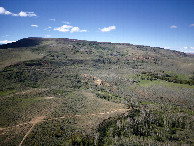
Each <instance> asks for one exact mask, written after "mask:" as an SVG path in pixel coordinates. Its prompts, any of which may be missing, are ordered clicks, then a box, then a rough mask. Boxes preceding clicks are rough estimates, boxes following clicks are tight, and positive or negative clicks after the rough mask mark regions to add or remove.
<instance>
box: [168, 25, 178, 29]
mask: <svg viewBox="0 0 194 146" xmlns="http://www.w3.org/2000/svg"><path fill="white" fill-rule="evenodd" d="M170 28H172V29H175V28H178V26H176V25H171V26H170Z"/></svg>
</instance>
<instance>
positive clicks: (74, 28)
mask: <svg viewBox="0 0 194 146" xmlns="http://www.w3.org/2000/svg"><path fill="white" fill-rule="evenodd" d="M73 32H87V30H80V29H79V27H73V28H72V29H71V31H70V33H73Z"/></svg>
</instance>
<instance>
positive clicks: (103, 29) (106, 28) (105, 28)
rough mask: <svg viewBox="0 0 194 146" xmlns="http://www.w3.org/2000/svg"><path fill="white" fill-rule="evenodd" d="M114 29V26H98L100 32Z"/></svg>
mask: <svg viewBox="0 0 194 146" xmlns="http://www.w3.org/2000/svg"><path fill="white" fill-rule="evenodd" d="M114 29H116V26H114V25H113V26H109V27H104V28H102V29H101V28H100V31H101V32H109V31H111V30H114Z"/></svg>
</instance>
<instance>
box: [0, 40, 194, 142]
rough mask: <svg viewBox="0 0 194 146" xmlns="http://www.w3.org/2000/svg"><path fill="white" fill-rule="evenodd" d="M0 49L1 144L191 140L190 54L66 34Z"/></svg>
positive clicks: (193, 77)
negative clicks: (91, 39) (76, 38)
mask: <svg viewBox="0 0 194 146" xmlns="http://www.w3.org/2000/svg"><path fill="white" fill-rule="evenodd" d="M0 48H2V49H1V50H0V51H1V52H2V53H0V54H1V56H0V58H2V59H1V60H0V64H1V72H0V79H1V80H0V85H1V89H0V101H1V105H0V109H1V111H3V112H1V114H0V119H1V120H0V127H1V129H0V130H1V136H0V139H1V140H0V141H1V145H7V144H9V145H18V144H19V143H21V141H22V139H23V141H22V144H25V145H30V144H31V145H35V144H38V145H45V144H48V143H49V144H51V145H73V144H74V145H76V144H77V145H79V144H86V143H89V144H91V145H92V144H93V145H120V144H124V145H131V144H142V143H144V144H175V143H183V144H186V143H188V144H191V143H193V139H192V135H193V133H192V128H191V127H193V126H192V125H193V100H194V99H193V97H194V90H193V89H194V64H193V62H194V58H193V56H190V55H187V54H185V53H182V52H177V51H171V50H165V49H161V48H155V47H148V46H139V45H132V44H124V43H122V44H121V43H109V42H95V41H81V40H75V39H66V38H25V39H21V40H19V41H18V42H15V43H12V44H8V45H3V46H0ZM167 111H168V112H167ZM38 117H44V119H42V120H41V122H37V123H36V124H35V125H33V126H34V127H33V128H31V130H30V132H28V130H29V129H30V127H31V126H32V122H31V121H33V120H34V119H36V118H37V119H38ZM51 119H52V120H51ZM146 121H147V122H146ZM177 121H178V122H177ZM18 124H20V125H19V126H16V125H18ZM183 125H184V126H183ZM148 127H149V128H148ZM103 129H104V130H103ZM18 133H19V134H20V136H19V137H18V138H16V137H17V134H18ZM26 133H28V134H27V136H25V135H26ZM164 135H165V136H164ZM24 137H25V139H24Z"/></svg>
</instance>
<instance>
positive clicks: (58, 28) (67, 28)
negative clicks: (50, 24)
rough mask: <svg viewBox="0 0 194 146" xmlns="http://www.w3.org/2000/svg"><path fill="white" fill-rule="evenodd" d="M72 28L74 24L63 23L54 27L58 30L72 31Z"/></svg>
mask: <svg viewBox="0 0 194 146" xmlns="http://www.w3.org/2000/svg"><path fill="white" fill-rule="evenodd" d="M70 28H72V26H70V25H63V26H61V27H57V28H54V30H58V31H61V32H68V31H70Z"/></svg>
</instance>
